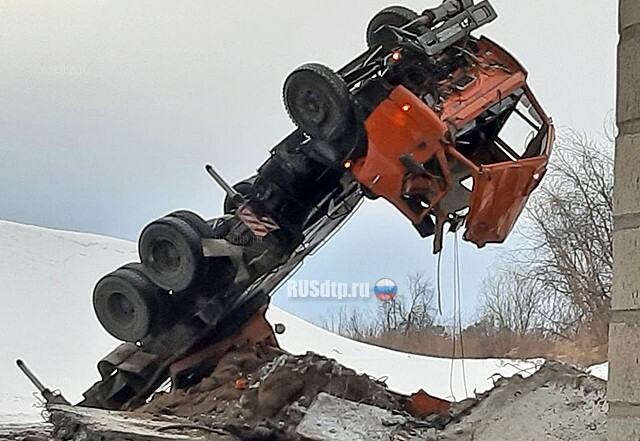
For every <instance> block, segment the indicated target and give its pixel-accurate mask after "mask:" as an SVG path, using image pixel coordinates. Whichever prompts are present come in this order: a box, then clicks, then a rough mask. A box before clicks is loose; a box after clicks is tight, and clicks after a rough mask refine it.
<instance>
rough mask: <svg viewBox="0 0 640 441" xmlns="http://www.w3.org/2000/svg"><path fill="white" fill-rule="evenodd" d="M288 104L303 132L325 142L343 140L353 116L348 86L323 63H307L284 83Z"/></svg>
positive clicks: (286, 102) (285, 101)
mask: <svg viewBox="0 0 640 441" xmlns="http://www.w3.org/2000/svg"><path fill="white" fill-rule="evenodd" d="M284 103H285V107H286V109H287V112H289V115H290V116H291V119H292V120H293V121H294V122H295V123H296V124H297V125H298V127H300V129H301V130H302V131H304V132H306V133H308V134H309V135H311V136H312V137H313V138H319V139H322V140H325V141H333V140H336V139H338V138H340V137H341V136H342V135H343V134H344V133H345V130H346V129H347V127H348V126H349V123H350V122H351V119H352V115H353V105H352V102H351V94H350V92H349V88H348V87H347V84H346V83H345V82H344V80H343V79H342V78H341V77H340V75H338V74H337V73H335V72H334V71H332V70H331V69H329V68H328V67H326V66H324V65H322V64H316V63H310V64H305V65H304V66H301V67H299V68H298V69H296V70H295V71H293V72H292V73H291V75H289V77H288V78H287V80H286V81H285V83H284Z"/></svg>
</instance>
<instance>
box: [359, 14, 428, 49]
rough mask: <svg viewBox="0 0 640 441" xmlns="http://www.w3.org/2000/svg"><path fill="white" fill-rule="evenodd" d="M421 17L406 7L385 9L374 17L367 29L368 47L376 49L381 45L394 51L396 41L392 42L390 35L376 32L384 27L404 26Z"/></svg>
mask: <svg viewBox="0 0 640 441" xmlns="http://www.w3.org/2000/svg"><path fill="white" fill-rule="evenodd" d="M418 17H419V15H418V14H417V13H416V12H415V11H413V10H412V9H409V8H405V7H404V6H390V7H388V8H385V9H383V10H382V11H380V12H378V13H377V14H376V15H374V16H373V18H372V19H371V21H370V22H369V26H368V27H367V45H369V47H370V48H371V47H376V46H379V45H383V46H385V48H386V49H389V50H391V49H393V48H392V47H388V46H392V45H393V43H395V42H394V41H390V39H389V38H388V34H387V33H385V32H376V31H378V30H379V29H380V28H381V27H382V26H396V27H400V26H404V25H406V24H407V23H411V22H412V21H414V20H415V19H417V18H418Z"/></svg>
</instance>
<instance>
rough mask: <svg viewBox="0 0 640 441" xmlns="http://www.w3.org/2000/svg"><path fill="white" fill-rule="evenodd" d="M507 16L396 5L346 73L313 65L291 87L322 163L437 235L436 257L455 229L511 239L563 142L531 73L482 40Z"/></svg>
mask: <svg viewBox="0 0 640 441" xmlns="http://www.w3.org/2000/svg"><path fill="white" fill-rule="evenodd" d="M496 17H497V14H496V13H495V11H494V9H493V7H492V6H491V4H490V3H489V2H488V1H487V0H484V1H481V2H479V3H478V4H474V1H473V0H445V1H444V2H443V4H442V5H441V6H439V7H438V8H434V9H428V10H426V11H424V12H423V13H422V14H417V13H415V12H413V11H411V10H409V9H407V8H403V7H398V6H395V7H390V8H387V9H385V10H383V11H381V12H380V13H378V14H377V15H376V16H375V17H374V18H373V19H372V20H371V22H370V25H369V29H368V33H367V40H368V43H369V50H368V51H367V52H365V53H364V54H362V55H361V56H359V57H357V58H356V59H355V60H353V61H352V62H350V63H349V64H348V65H347V66H345V67H343V68H342V69H341V70H339V71H338V72H333V71H331V70H330V69H328V68H326V67H324V66H322V65H317V64H310V65H305V66H303V67H301V68H299V69H298V70H297V71H295V72H293V73H292V74H291V75H290V76H289V78H288V79H287V82H286V83H285V104H286V107H287V109H288V111H289V113H290V114H291V116H292V117H293V119H294V121H295V122H296V123H297V124H298V126H299V127H300V129H301V131H303V132H304V133H305V134H306V135H307V136H308V137H309V138H310V140H311V141H313V142H312V143H311V144H313V146H314V149H315V155H316V157H318V156H320V157H325V158H326V159H327V162H328V163H330V164H331V163H332V164H334V165H337V166H340V167H343V168H345V169H346V170H347V172H349V173H351V174H352V176H353V177H354V178H355V179H356V180H357V181H358V182H359V183H360V184H361V187H362V191H363V192H364V194H365V195H366V196H368V197H370V198H377V197H382V198H384V199H386V200H387V201H389V202H390V203H392V204H393V205H394V206H395V207H396V208H397V209H398V210H399V211H400V212H402V213H403V214H404V215H405V216H406V217H407V218H408V219H409V220H410V221H411V222H412V223H413V225H414V226H415V227H416V229H417V230H418V232H419V233H420V234H421V235H422V236H423V237H427V236H431V235H435V241H434V251H435V252H439V251H440V249H441V247H442V236H443V232H444V228H445V226H446V225H447V224H449V229H450V230H452V231H457V230H458V229H459V228H460V227H461V226H466V232H465V235H464V239H465V240H468V241H471V242H473V243H475V244H477V245H478V246H479V247H483V246H485V245H486V244H487V243H500V242H503V241H504V240H505V239H506V238H507V236H508V234H509V232H510V231H511V230H512V228H513V226H514V224H515V222H516V220H517V218H518V216H519V214H520V213H521V212H522V210H523V208H524V205H525V203H526V201H527V199H528V197H529V195H530V194H531V192H532V191H533V190H534V189H535V188H536V186H537V185H538V184H539V183H540V180H541V179H542V177H543V176H544V174H545V170H546V165H547V161H548V158H549V154H550V152H551V148H552V144H553V141H554V128H553V124H552V122H551V120H550V118H549V117H548V116H547V115H546V114H545V112H544V111H543V109H542V107H541V106H540V104H539V103H538V101H537V100H536V98H535V96H534V95H533V93H532V92H531V90H530V89H529V87H528V86H527V72H526V70H525V69H524V68H523V67H522V66H521V65H520V64H519V63H518V61H516V59H515V58H514V57H512V56H511V55H510V54H509V53H508V52H506V51H505V50H504V49H503V48H501V47H500V46H498V45H497V44H496V43H494V42H493V41H491V40H489V39H487V38H484V37H482V38H476V37H474V36H472V35H471V32H472V31H474V30H475V29H478V28H479V27H481V26H483V25H485V24H486V23H489V22H490V21H492V20H494V19H495V18H496ZM322 146H325V147H322ZM309 150H311V148H309Z"/></svg>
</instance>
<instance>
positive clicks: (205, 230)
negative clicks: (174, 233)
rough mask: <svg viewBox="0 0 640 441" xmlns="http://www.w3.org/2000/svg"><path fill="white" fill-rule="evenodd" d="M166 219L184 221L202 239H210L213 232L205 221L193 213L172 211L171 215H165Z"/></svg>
mask: <svg viewBox="0 0 640 441" xmlns="http://www.w3.org/2000/svg"><path fill="white" fill-rule="evenodd" d="M167 217H175V218H177V219H180V220H183V221H185V222H186V223H187V224H189V226H190V227H191V228H193V229H194V230H196V231H197V232H198V233H200V235H201V236H202V237H210V236H211V233H212V231H213V230H212V229H211V226H210V225H209V224H208V223H207V221H205V220H204V219H203V218H201V217H200V216H198V215H197V214H196V213H194V212H193V211H189V210H178V211H174V212H173V213H169V214H167Z"/></svg>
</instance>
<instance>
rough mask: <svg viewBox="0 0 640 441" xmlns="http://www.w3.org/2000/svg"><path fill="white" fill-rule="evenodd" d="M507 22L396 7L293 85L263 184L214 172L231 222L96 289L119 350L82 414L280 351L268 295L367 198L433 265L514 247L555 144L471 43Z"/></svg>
mask: <svg viewBox="0 0 640 441" xmlns="http://www.w3.org/2000/svg"><path fill="white" fill-rule="evenodd" d="M496 17H497V15H496V13H495V11H494V9H493V7H492V6H491V4H490V3H489V2H488V1H481V2H479V3H478V4H474V1H473V0H445V1H444V2H443V4H442V5H440V6H438V7H436V8H431V9H427V10H426V11H424V12H423V13H422V14H417V13H416V12H414V11H411V10H409V9H406V8H404V7H398V6H393V7H389V8H386V9H384V10H382V11H381V12H379V13H378V14H376V15H375V16H374V17H373V19H372V20H371V21H370V23H369V26H368V29H367V43H368V49H367V50H366V51H365V52H364V53H362V54H361V55H359V56H358V57H357V58H355V59H354V60H353V61H351V62H349V63H348V64H347V65H346V66H344V67H343V68H341V69H340V70H338V71H333V70H331V69H330V68H328V67H326V66H323V65H320V64H307V65H304V66H302V67H300V68H298V69H296V70H295V71H294V72H293V73H292V74H291V75H290V76H289V77H288V78H287V80H286V82H285V85H284V101H285V107H286V109H287V111H288V112H289V114H290V116H291V118H292V119H293V121H294V122H295V124H296V125H297V129H296V130H295V131H293V133H291V134H289V135H288V136H287V137H286V138H285V139H284V140H283V141H281V142H280V143H279V144H278V145H276V146H275V147H274V148H273V149H272V151H271V156H270V157H269V159H268V160H267V161H266V162H265V163H264V164H262V166H261V167H260V168H259V169H258V171H257V174H256V175H254V176H252V177H250V178H248V179H246V180H244V181H242V182H239V183H237V184H235V185H234V186H230V185H228V184H227V183H226V182H225V181H224V179H222V178H221V177H220V176H219V175H218V174H217V172H216V171H215V170H214V169H213V168H212V167H211V166H208V167H207V170H208V172H209V173H210V174H211V175H212V177H213V178H214V179H215V180H216V181H217V182H218V183H219V184H220V185H221V186H222V187H223V189H224V190H225V191H226V193H227V197H226V200H225V203H224V214H223V215H222V216H221V217H219V218H215V219H210V220H204V219H202V218H201V217H200V216H198V215H197V214H195V213H193V212H190V211H176V212H174V213H171V214H168V215H166V216H164V217H162V218H161V219H158V220H156V221H154V222H152V223H150V224H149V225H148V226H147V227H146V228H144V230H143V231H142V233H141V235H140V238H139V242H138V249H139V256H140V262H136V263H129V264H126V265H124V266H122V267H120V268H118V269H116V270H115V271H113V272H111V273H109V274H107V275H106V276H104V277H103V278H102V279H101V280H100V281H99V282H98V283H97V285H96V287H95V290H94V293H93V302H94V307H95V311H96V314H97V317H98V319H99V321H100V323H101V324H102V325H103V327H104V328H105V329H106V330H107V331H108V332H109V333H110V334H111V335H113V336H114V337H116V338H117V339H119V340H121V341H123V343H122V344H121V345H120V346H118V347H117V348H116V349H115V350H114V351H113V352H111V353H110V354H108V355H107V356H106V357H105V358H104V359H102V360H101V361H100V362H99V363H98V370H99V372H100V375H101V377H102V378H101V380H100V381H98V382H97V383H96V384H94V385H93V386H92V387H91V388H90V389H88V390H87V391H86V392H85V394H84V396H85V399H84V400H83V401H82V402H81V403H79V404H80V405H83V406H89V407H99V408H106V409H134V408H138V407H139V406H141V405H143V404H144V403H145V401H146V400H147V399H148V397H149V396H150V395H151V394H152V393H153V392H154V391H155V390H156V389H157V388H158V387H159V386H160V385H161V384H163V383H165V382H166V381H167V379H169V378H170V379H171V384H172V388H174V389H180V388H186V387H189V386H191V385H193V384H196V383H198V382H199V381H200V380H201V379H202V378H203V377H204V376H206V375H208V374H209V373H211V372H212V370H213V369H214V368H215V366H216V364H217V362H218V361H219V360H220V358H221V357H222V356H223V355H224V354H225V353H226V352H227V351H228V350H229V349H230V348H232V347H234V346H241V345H244V344H264V345H267V346H268V345H272V346H276V345H277V341H276V336H275V333H274V331H273V330H272V328H271V326H270V325H269V324H268V323H267V322H266V320H265V319H264V312H265V310H266V308H267V306H268V304H269V298H270V295H271V293H273V292H274V290H275V289H276V288H277V287H278V286H279V284H280V283H281V282H282V281H283V280H284V279H285V278H286V277H287V276H289V275H291V274H292V272H293V271H295V269H296V268H297V267H298V266H299V265H300V264H301V263H302V261H303V259H304V258H305V257H306V256H307V255H308V254H310V253H311V252H313V251H314V250H316V249H318V247H320V246H322V244H324V243H325V242H326V241H327V240H329V239H330V237H331V235H332V234H333V233H335V232H336V231H337V230H338V229H339V228H340V226H341V225H342V224H344V223H345V222H346V221H347V220H348V219H349V217H350V216H351V215H352V214H353V213H354V212H355V211H356V209H357V208H358V206H359V205H360V203H361V202H362V201H363V200H364V199H366V198H369V199H375V198H379V197H382V198H384V199H386V200H387V201H388V202H390V203H391V204H393V206H395V207H396V208H397V209H398V210H400V211H401V212H402V213H403V214H404V215H405V216H406V217H407V218H408V219H409V220H410V221H411V223H412V224H413V226H414V227H415V229H416V230H417V232H418V233H419V235H420V236H421V237H429V236H434V252H436V253H437V252H439V251H440V250H441V247H442V237H443V235H444V233H445V230H446V229H448V231H456V230H458V229H460V228H463V227H464V228H465V229H466V231H465V234H464V239H465V240H468V241H470V242H473V243H475V244H477V245H478V246H479V247H482V246H484V245H486V244H487V243H500V242H502V241H504V240H505V238H506V237H507V235H508V234H509V232H510V231H511V229H512V227H513V225H514V223H515V221H516V219H517V218H518V216H519V214H520V212H521V211H522V209H523V207H524V204H525V203H526V201H527V198H528V196H529V195H530V193H531V192H532V191H533V190H534V189H535V188H536V186H537V185H538V184H539V183H540V180H541V179H542V177H543V175H544V173H545V169H546V165H547V160H548V156H549V154H550V151H551V146H552V143H553V139H554V130H553V124H552V123H551V121H550V119H549V118H548V117H547V115H546V114H545V113H544V111H543V109H542V108H541V106H540V104H539V103H538V101H537V100H536V98H535V96H534V95H533V94H532V92H531V91H530V89H529V87H528V86H527V83H526V79H527V72H526V71H525V69H524V68H523V67H522V66H521V65H520V64H519V63H518V62H517V61H516V60H515V59H514V58H513V57H512V56H511V55H510V54H509V53H507V52H506V51H505V50H504V49H502V48H501V47H500V46H498V45H497V44H496V43H494V42H492V41H491V40H489V39H487V38H485V37H482V38H477V37H474V36H472V35H471V33H472V31H474V30H476V29H478V28H479V27H481V26H483V25H484V24H486V23H489V22H491V21H492V20H494V19H495V18H496Z"/></svg>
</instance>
